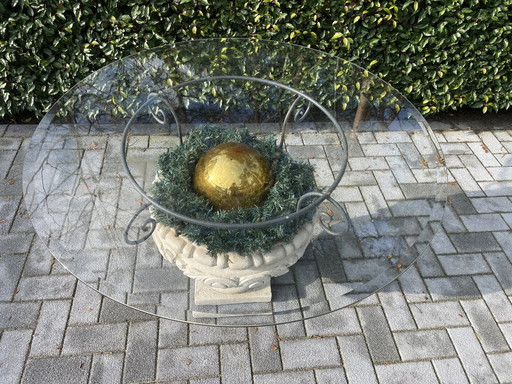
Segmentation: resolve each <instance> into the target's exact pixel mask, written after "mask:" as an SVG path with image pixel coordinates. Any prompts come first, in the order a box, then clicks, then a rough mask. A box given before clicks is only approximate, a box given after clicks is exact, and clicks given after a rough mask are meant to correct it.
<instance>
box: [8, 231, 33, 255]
mask: <svg viewBox="0 0 512 384" xmlns="http://www.w3.org/2000/svg"><path fill="white" fill-rule="evenodd" d="M33 237H34V235H32V234H18V233H15V234H6V235H3V236H2V249H1V250H0V254H3V255H7V254H25V253H27V252H28V250H29V249H30V244H31V243H32V238H33Z"/></svg>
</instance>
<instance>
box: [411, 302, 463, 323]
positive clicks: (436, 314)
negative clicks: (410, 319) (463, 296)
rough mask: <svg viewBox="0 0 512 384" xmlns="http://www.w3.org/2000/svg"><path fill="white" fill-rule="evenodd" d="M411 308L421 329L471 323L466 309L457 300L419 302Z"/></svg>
mask: <svg viewBox="0 0 512 384" xmlns="http://www.w3.org/2000/svg"><path fill="white" fill-rule="evenodd" d="M410 308H411V312H412V314H413V316H414V319H415V320H416V323H417V324H418V328H420V329H424V328H445V327H452V326H454V327H456V326H464V325H469V321H468V319H467V318H466V315H465V313H464V310H463V309H462V307H461V306H460V304H459V303H458V302H457V301H445V302H439V303H418V304H414V305H411V306H410Z"/></svg>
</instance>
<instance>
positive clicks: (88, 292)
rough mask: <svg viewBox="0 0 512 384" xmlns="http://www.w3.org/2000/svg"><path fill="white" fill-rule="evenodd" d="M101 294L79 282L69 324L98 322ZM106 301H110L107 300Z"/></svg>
mask: <svg viewBox="0 0 512 384" xmlns="http://www.w3.org/2000/svg"><path fill="white" fill-rule="evenodd" d="M101 297H102V296H101V294H100V293H98V292H96V291H95V290H93V289H92V288H90V287H89V286H87V285H85V284H83V283H81V282H78V283H77V285H76V291H75V294H74V295H73V304H72V306H71V312H70V315H69V324H70V325H77V324H89V323H95V322H96V321H98V316H99V313H100V307H101ZM105 300H109V299H107V298H105Z"/></svg>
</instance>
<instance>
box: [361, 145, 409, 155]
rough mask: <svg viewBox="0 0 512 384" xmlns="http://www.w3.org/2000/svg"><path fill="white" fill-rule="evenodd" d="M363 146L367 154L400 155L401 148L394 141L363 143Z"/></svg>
mask: <svg viewBox="0 0 512 384" xmlns="http://www.w3.org/2000/svg"><path fill="white" fill-rule="evenodd" d="M361 148H362V149H363V152H364V154H365V155H366V156H400V150H399V149H398V147H397V145H396V144H394V143H386V144H362V145H361Z"/></svg>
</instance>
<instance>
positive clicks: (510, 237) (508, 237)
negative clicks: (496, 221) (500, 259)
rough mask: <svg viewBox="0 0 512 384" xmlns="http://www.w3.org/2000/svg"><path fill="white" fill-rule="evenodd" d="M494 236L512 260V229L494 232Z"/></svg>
mask: <svg viewBox="0 0 512 384" xmlns="http://www.w3.org/2000/svg"><path fill="white" fill-rule="evenodd" d="M494 237H495V238H496V240H497V241H498V243H499V244H500V246H501V250H503V252H505V254H506V255H507V256H508V258H509V259H510V260H511V261H512V231H506V232H494Z"/></svg>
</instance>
